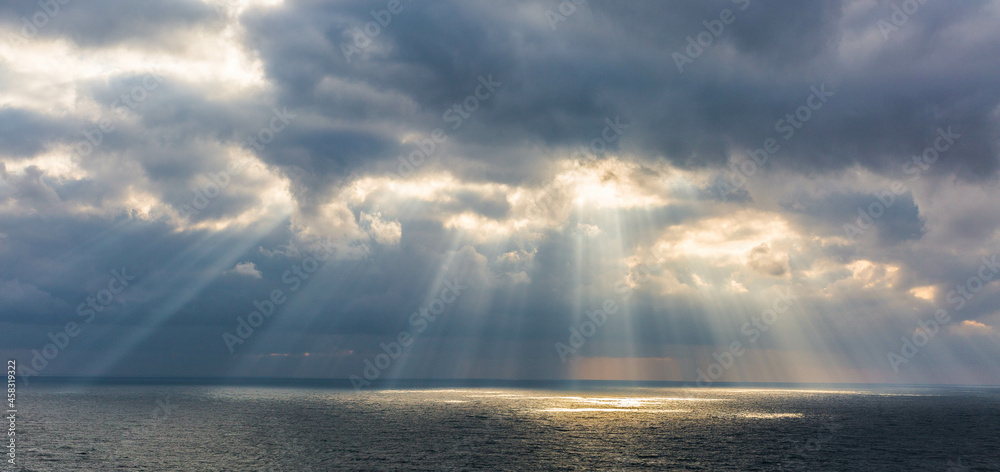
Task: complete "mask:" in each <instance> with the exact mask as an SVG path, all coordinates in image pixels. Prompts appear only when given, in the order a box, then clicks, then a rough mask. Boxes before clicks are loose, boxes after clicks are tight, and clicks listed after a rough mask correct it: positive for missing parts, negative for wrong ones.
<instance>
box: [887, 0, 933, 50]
mask: <svg viewBox="0 0 1000 472" xmlns="http://www.w3.org/2000/svg"><path fill="white" fill-rule="evenodd" d="M925 3H927V0H904V1H903V4H902V7H900V6H898V5H896V3H895V2H893V4H892V14H891V15H889V20H888V21H886V20H878V30H879V32H881V33H882V41H888V40H889V34H890V33H894V32H896V31H899V29H900V28H902V27H903V25H905V24H906V23H907V22H908V21H910V17H911V16H913V14H914V13H916V12H917V10H919V9H920V7H921V6H923V5H924V4H925Z"/></svg>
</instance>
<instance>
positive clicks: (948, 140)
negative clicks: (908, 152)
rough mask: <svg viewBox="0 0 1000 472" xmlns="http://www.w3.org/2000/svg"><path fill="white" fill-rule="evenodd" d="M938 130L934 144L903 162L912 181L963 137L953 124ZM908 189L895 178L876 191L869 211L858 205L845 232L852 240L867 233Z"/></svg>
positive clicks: (905, 170) (845, 226) (904, 171)
mask: <svg viewBox="0 0 1000 472" xmlns="http://www.w3.org/2000/svg"><path fill="white" fill-rule="evenodd" d="M937 132H938V137H937V138H935V139H934V144H933V145H931V146H927V148H925V149H924V151H923V152H922V153H921V154H919V155H916V156H913V158H912V159H911V160H909V161H906V163H904V164H903V174H905V175H912V176H913V177H911V178H910V181H911V182H912V181H915V180H917V179H919V178H920V176H921V175H923V173H924V172H925V171H927V169H930V166H931V164H933V163H935V162H937V160H938V158H939V157H940V153H944V152H946V151H948V150H949V149H951V147H952V146H953V145H954V144H955V142H956V141H957V140H958V138H961V137H962V135H960V134H958V133H955V132H953V131H952V130H951V126H949V127H948V130H947V131H945V130H944V129H941V128H938V129H937ZM908 190H909V188H908V187H907V186H906V184H904V183H903V182H901V181H898V180H894V181H893V182H892V183H890V184H889V188H887V189H884V190H882V191H881V192H876V193H875V198H876V200H875V201H873V202H871V203H870V204H869V205H868V207H867V211H866V209H865V208H862V207H858V217H857V218H855V220H854V224H850V223H845V224H844V234H846V235H847V238H848V239H850V240H851V241H854V240H856V239H857V238H858V236H861V235H863V234H865V232H866V231H868V230H869V229H871V228H872V226H874V225H875V220H877V219H879V218H881V217H882V215H884V214H885V212H886V210H888V209H889V208H891V207H892V205H893V204H894V203H895V202H896V196H897V195H902V194H904V193H906V192H907V191H908Z"/></svg>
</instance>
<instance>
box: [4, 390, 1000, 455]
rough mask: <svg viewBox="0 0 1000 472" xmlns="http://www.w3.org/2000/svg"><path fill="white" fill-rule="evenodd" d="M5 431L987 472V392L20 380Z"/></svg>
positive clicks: (109, 442) (21, 451) (57, 440)
mask: <svg viewBox="0 0 1000 472" xmlns="http://www.w3.org/2000/svg"><path fill="white" fill-rule="evenodd" d="M7 426H8V425H7V422H6V421H5V423H4V429H7ZM15 437H16V452H15V464H10V463H9V462H8V461H7V459H8V457H7V456H5V457H4V459H5V460H4V464H3V466H0V470H3V471H7V470H10V471H58V472H66V471H119V470H120V471H126V470H127V471H259V472H271V471H295V472H306V471H340V470H348V471H438V470H489V471H542V470H545V471H549V470H555V471H577V470H609V471H627V470H644V471H645V470H648V471H674V470H677V471H681V470H683V471H692V470H698V471H782V470H796V471H982V470H992V471H1000V389H996V388H958V387H933V388H932V387H922V388H918V387H907V388H900V387H878V388H819V387H817V388H777V387H776V388H761V387H753V388H751V387H725V388H685V387H642V386H640V387H636V386H627V387H626V386H615V385H605V384H599V385H588V386H585V387H578V386H577V387H564V388H547V387H532V388H527V387H523V386H517V387H511V386H506V387H505V386H502V385H501V386H476V387H452V388H447V387H433V386H422V387H418V388H386V389H378V390H365V391H355V390H352V389H339V388H326V387H310V386H293V387H289V386H259V385H257V386H255V385H131V384H129V385H38V386H32V387H31V388H21V389H20V390H19V391H18V395H17V412H16V436H15ZM4 445H5V447H6V446H7V445H8V444H7V440H6V439H5V440H4Z"/></svg>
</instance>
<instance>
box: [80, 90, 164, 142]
mask: <svg viewBox="0 0 1000 472" xmlns="http://www.w3.org/2000/svg"><path fill="white" fill-rule="evenodd" d="M162 82H163V77H162V76H160V75H159V74H157V72H156V71H155V70H154V71H151V72H146V74H145V75H144V76H143V77H142V83H141V85H135V86H133V87H132V89H131V90H129V91H128V92H127V93H123V94H122V95H121V96H119V97H118V98H116V99H115V100H114V101H113V102H111V109H112V110H113V111H114V113H115V115H118V118H119V119H125V118H126V117H127V116H128V112H129V111H130V110H135V109H136V108H138V107H139V105H140V104H141V103H142V102H144V101H146V99H147V98H149V93H150V92H152V91H154V90H156V89H158V88H160V84H161V83H162ZM115 129H117V126H116V125H115V122H114V120H111V119H110V118H107V117H102V118H101V119H99V120H98V121H97V126H96V127H94V128H91V129H89V130H84V131H83V133H82V134H83V137H84V139H82V140H80V141H78V142H77V143H76V144H74V145H73V149H74V150H75V151H76V153H75V155H76V157H77V158H83V157H87V156H89V155H90V154H91V153H93V152H94V150H95V149H96V148H97V147H98V146H100V145H101V143H103V142H104V137H105V135H107V134H111V133H113V132H114V131H115Z"/></svg>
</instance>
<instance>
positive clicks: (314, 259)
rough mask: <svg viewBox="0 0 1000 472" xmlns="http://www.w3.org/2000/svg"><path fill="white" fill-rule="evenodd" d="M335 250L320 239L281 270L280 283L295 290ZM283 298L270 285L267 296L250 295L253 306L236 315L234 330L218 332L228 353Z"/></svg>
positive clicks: (248, 335) (234, 349)
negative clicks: (282, 271)
mask: <svg viewBox="0 0 1000 472" xmlns="http://www.w3.org/2000/svg"><path fill="white" fill-rule="evenodd" d="M335 253H336V248H335V247H334V245H333V242H331V241H322V242H320V243H319V248H318V249H317V250H315V251H313V253H312V254H309V255H307V256H306V257H304V258H303V259H302V261H301V262H300V263H297V264H294V265H292V268H291V269H288V270H286V271H285V272H284V273H282V274H281V283H283V284H285V286H287V290H288V291H289V292H297V291H298V290H299V289H300V288H302V286H303V285H304V284H305V282H306V281H308V280H309V278H310V277H311V276H312V274H314V273H316V271H317V270H319V268H320V267H321V266H322V264H323V263H324V262H326V261H328V260H330V258H331V257H333V255H334V254H335ZM286 301H288V296H287V295H286V293H285V290H283V289H281V288H275V289H272V290H271V291H270V292H269V293H268V296H267V297H265V298H264V301H260V300H258V299H256V298H254V300H253V302H251V304H252V305H253V307H254V308H255V309H254V310H253V311H251V312H249V313H247V315H246V318H245V319H244V318H243V316H237V317H236V329H235V330H234V331H235V332H236V334H235V335H233V334H232V333H230V332H229V331H226V332H224V333H222V342H223V343H224V344H225V345H226V349H228V350H229V354H235V353H236V346H237V345H238V344H243V343H245V342H246V340H247V339H250V336H253V333H254V330H255V329H257V328H260V327H261V325H263V324H264V320H266V319H268V318H270V317H271V315H273V314H274V313H275V311H276V310H277V309H278V307H280V306H281V305H282V304H284V303H285V302H286Z"/></svg>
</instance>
